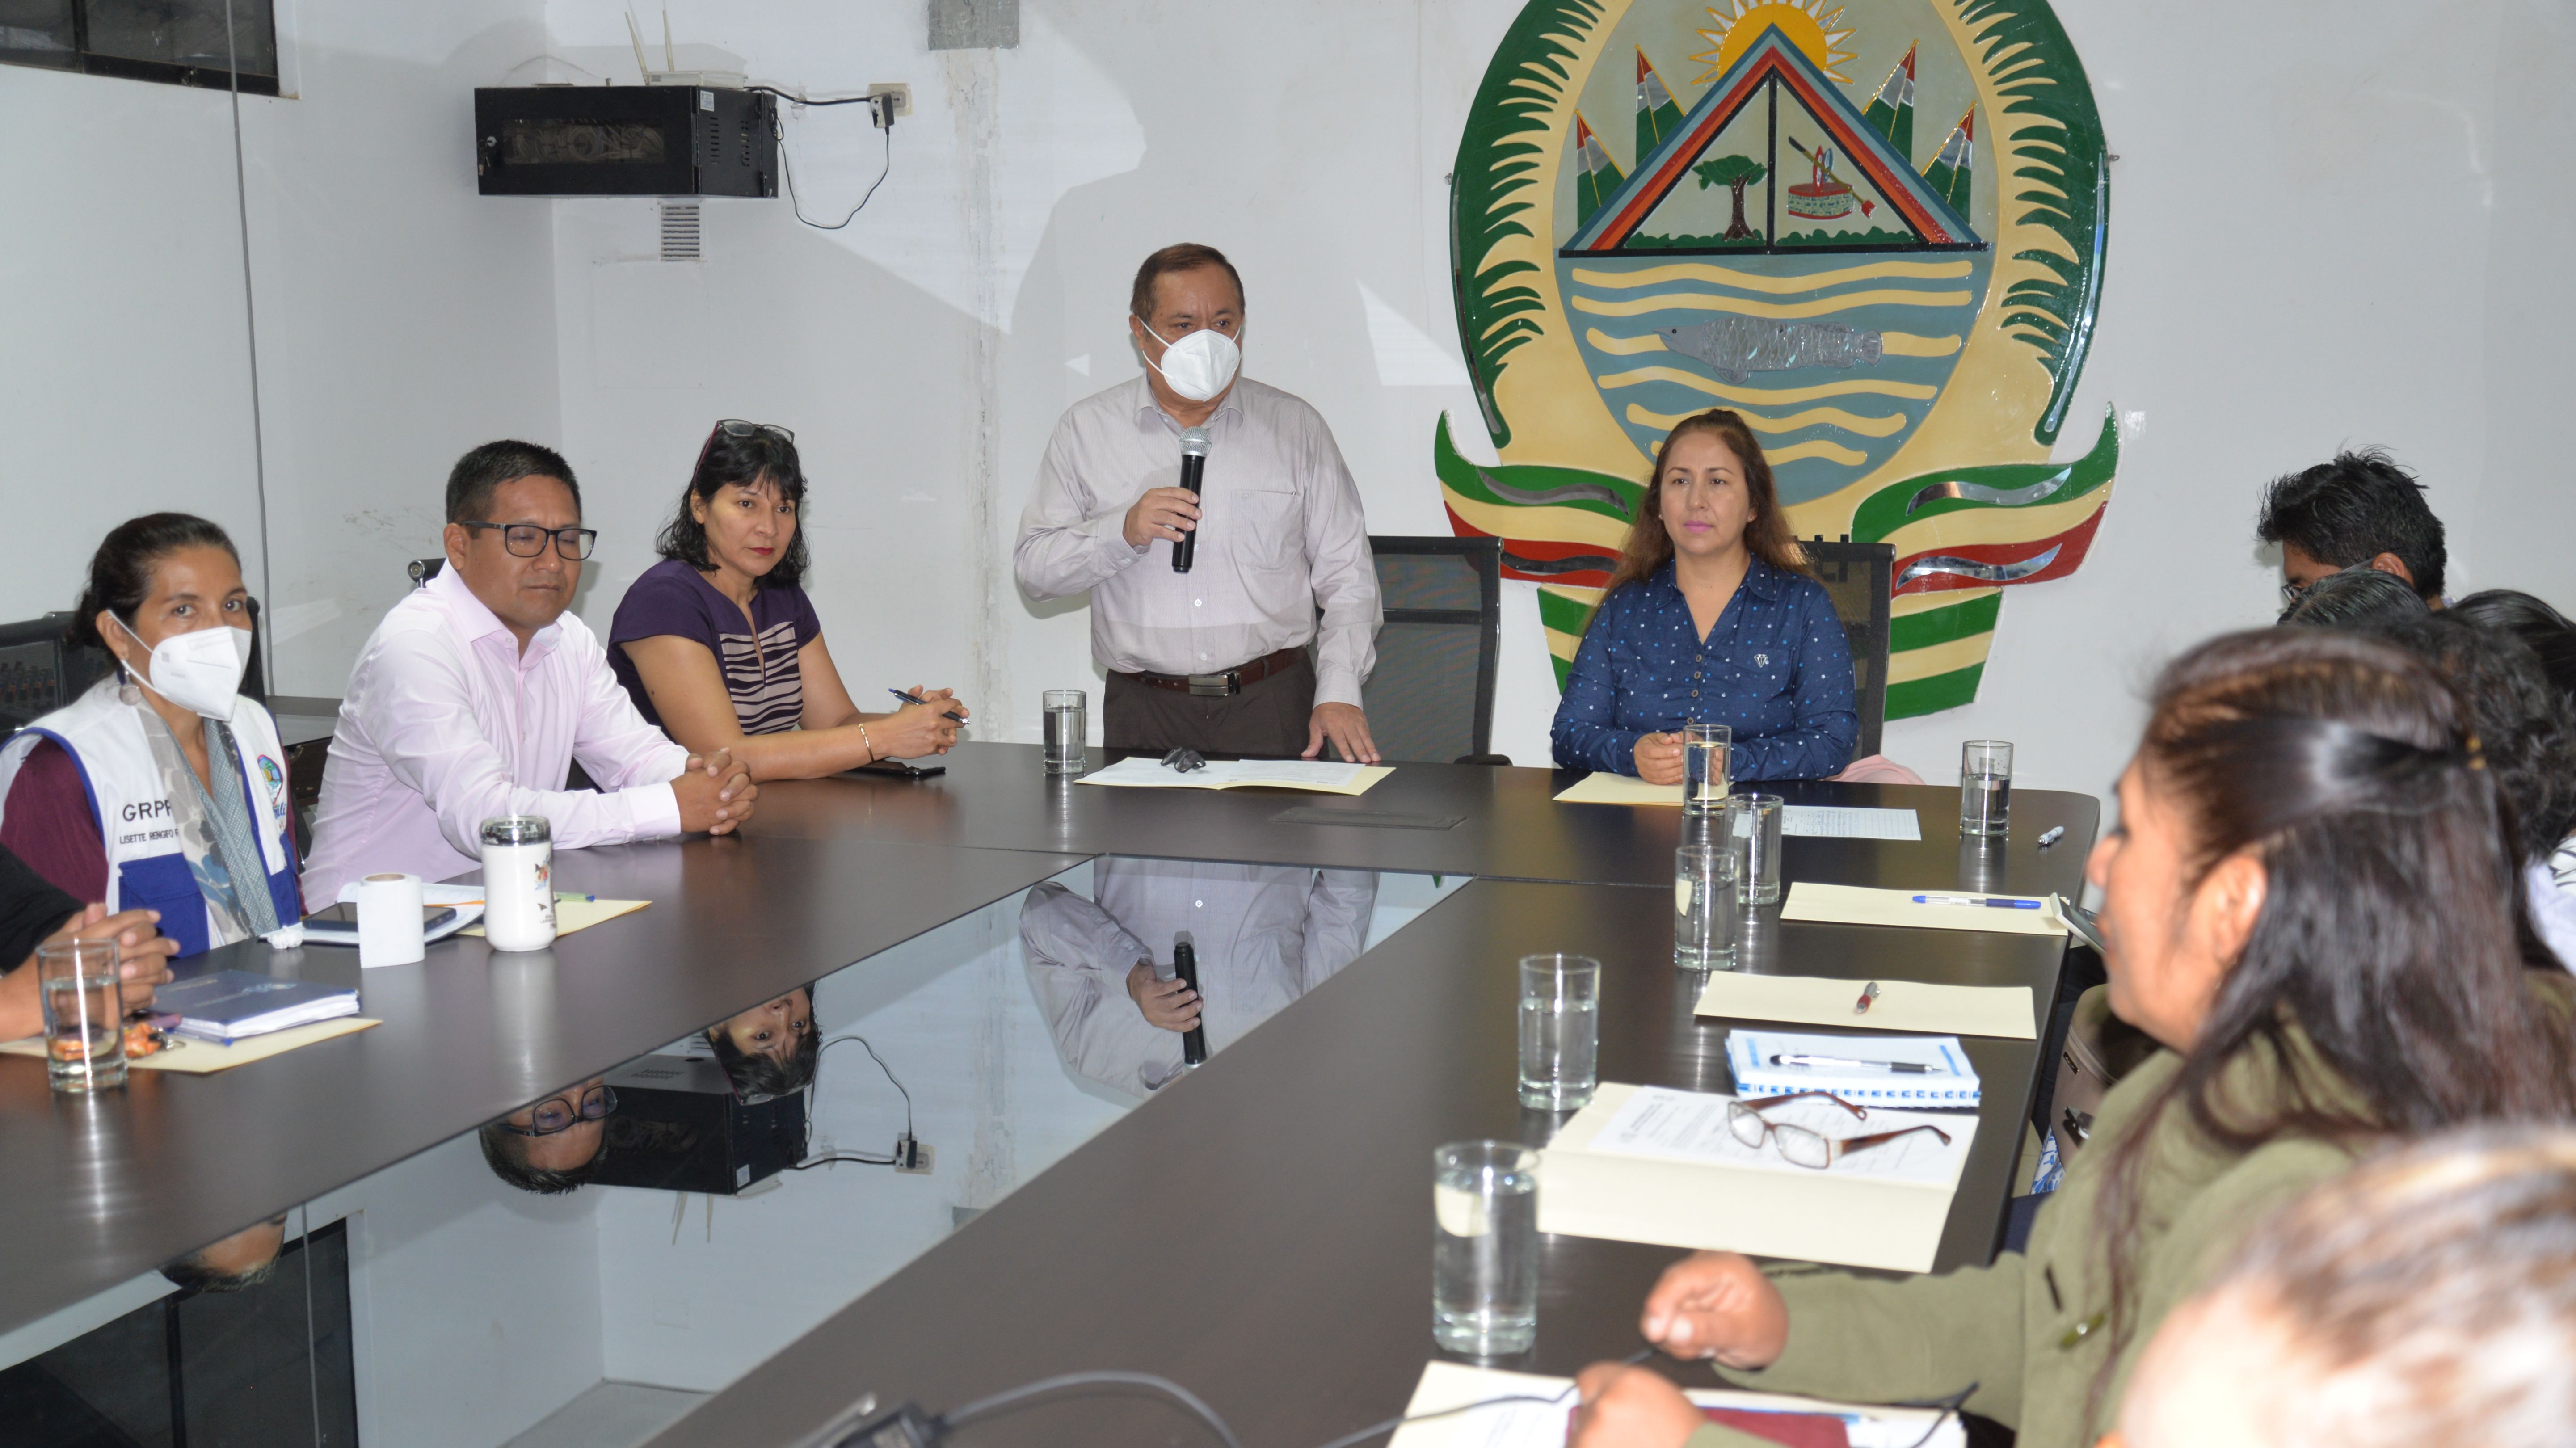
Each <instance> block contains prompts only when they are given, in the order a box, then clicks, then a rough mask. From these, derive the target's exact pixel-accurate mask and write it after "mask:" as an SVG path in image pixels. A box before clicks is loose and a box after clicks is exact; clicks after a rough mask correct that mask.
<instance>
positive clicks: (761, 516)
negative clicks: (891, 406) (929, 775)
mask: <svg viewBox="0 0 2576 1448" xmlns="http://www.w3.org/2000/svg"><path fill="white" fill-rule="evenodd" d="M804 509H805V469H804V466H803V465H802V464H801V463H800V462H799V461H798V460H797V456H796V437H795V434H793V433H790V432H789V431H788V430H787V429H785V428H783V427H774V426H771V425H770V424H768V423H762V422H744V421H742V420H740V419H738V418H727V419H726V420H724V421H722V422H719V423H717V424H716V425H715V427H714V429H713V430H712V431H710V432H709V433H708V434H707V441H706V446H705V447H703V448H701V449H699V451H698V464H697V466H696V467H695V468H693V469H691V470H690V473H689V482H688V486H687V487H685V488H683V489H681V491H680V508H679V512H678V513H677V514H676V515H675V516H673V518H672V519H671V521H670V522H669V523H668V524H666V525H664V527H663V529H662V537H661V540H660V542H659V544H658V545H657V546H658V547H659V548H660V550H661V553H662V561H661V562H659V563H656V564H654V565H653V566H652V567H650V568H647V569H645V570H644V574H643V576H642V577H640V578H638V579H636V580H635V582H634V583H632V584H630V585H628V587H627V589H626V597H625V598H624V599H623V600H621V601H620V602H619V603H618V605H617V617H616V619H615V620H614V621H612V622H611V623H610V625H609V628H608V662H609V667H610V668H612V669H614V670H615V671H616V673H617V682H618V683H620V684H623V685H625V687H626V693H627V696H628V697H629V698H631V699H633V700H634V701H635V707H636V709H637V711H638V712H640V713H642V714H643V716H644V717H645V719H646V720H648V721H650V722H652V723H654V724H658V725H660V726H662V727H663V728H664V729H666V730H668V731H670V735H671V737H672V738H674V739H676V740H678V741H680V743H681V744H682V745H683V746H684V747H686V748H687V749H688V750H689V751H690V752H691V753H693V754H700V755H711V754H714V753H715V752H716V751H718V750H720V749H721V750H730V751H732V754H733V757H734V758H736V759H739V760H741V761H742V762H743V763H744V764H745V765H747V766H749V767H750V769H751V777H752V778H753V779H812V778H816V777H818V776H821V775H826V774H836V773H839V772H840V771H842V770H844V769H855V768H857V767H858V766H860V765H863V764H872V763H874V762H876V761H877V760H879V759H913V758H918V757H919V756H921V755H925V754H945V753H947V752H948V750H949V747H950V746H951V745H954V744H955V743H956V742H957V722H956V721H955V720H953V719H950V718H949V717H948V716H949V715H950V714H958V715H963V714H965V713H967V712H968V711H967V708H966V706H965V705H963V704H960V703H958V702H957V696H956V694H955V693H954V692H952V691H950V690H947V689H924V688H923V687H922V686H920V685H918V684H916V685H914V686H913V688H912V690H911V691H910V692H911V693H912V694H913V695H914V697H916V698H919V699H921V700H923V701H924V702H922V703H919V704H906V705H904V706H903V707H901V708H899V709H895V710H892V711H889V712H869V711H866V710H863V709H861V708H860V707H859V706H858V705H857V704H855V703H853V702H851V700H850V691H849V690H848V689H847V688H845V687H843V686H842V684H841V672H840V670H839V669H838V668H836V667H834V666H833V663H832V651H831V650H830V649H829V648H827V647H826V646H825V645H824V643H823V622H822V620H821V619H820V618H819V617H817V616H816V615H815V612H814V605H813V603H812V602H811V601H809V600H808V599H807V598H806V597H805V589H804V586H803V585H804V581H805V569H806V566H807V558H806V551H805V530H804V527H803V522H804V518H803V513H804Z"/></svg>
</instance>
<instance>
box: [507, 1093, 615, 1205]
mask: <svg viewBox="0 0 2576 1448" xmlns="http://www.w3.org/2000/svg"><path fill="white" fill-rule="evenodd" d="M616 1110H617V1093H616V1092H615V1091H614V1090H611V1089H610V1088H609V1086H608V1084H607V1082H606V1081H605V1079H603V1078H601V1077H598V1076H593V1077H591V1078H590V1079H589V1080H587V1081H584V1082H582V1083H580V1084H579V1085H576V1086H567V1087H565V1088H564V1089H563V1090H561V1091H558V1092H556V1093H555V1094H554V1095H552V1096H549V1097H547V1098H545V1099H544V1100H542V1101H531V1102H529V1103H528V1104H527V1105H525V1106H522V1107H520V1108H519V1109H518V1110H516V1111H513V1112H511V1113H510V1114H509V1115H507V1116H504V1117H502V1118H501V1119H500V1120H498V1121H495V1122H492V1123H490V1124H489V1125H486V1126H485V1127H484V1128H483V1129H482V1130H481V1131H480V1132H478V1133H476V1135H477V1136H478V1137H479V1138H480V1139H481V1141H482V1143H483V1161H484V1164H485V1165H487V1166H489V1167H491V1168H492V1175H494V1176H496V1177H499V1178H500V1179H501V1180H503V1181H505V1182H508V1183H509V1184H510V1185H512V1186H514V1187H517V1188H518V1189H519V1190H521V1191H523V1192H535V1193H537V1194H538V1195H540V1196H561V1195H563V1194H564V1193H566V1192H572V1191H579V1190H580V1189H581V1188H582V1187H584V1186H586V1185H588V1184H589V1182H590V1179H591V1177H592V1176H593V1175H595V1174H596V1173H597V1172H598V1170H599V1159H600V1157H602V1156H603V1155H605V1154H606V1152H607V1149H608V1118H609V1116H610V1115H611V1114H612V1113H614V1112H615V1111H616Z"/></svg>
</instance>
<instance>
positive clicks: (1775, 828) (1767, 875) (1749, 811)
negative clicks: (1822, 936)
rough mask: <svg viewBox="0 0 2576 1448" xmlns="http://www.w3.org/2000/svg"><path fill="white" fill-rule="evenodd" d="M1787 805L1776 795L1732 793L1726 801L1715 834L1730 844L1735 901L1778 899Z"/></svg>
mask: <svg viewBox="0 0 2576 1448" xmlns="http://www.w3.org/2000/svg"><path fill="white" fill-rule="evenodd" d="M1786 804H1787V802H1786V801H1785V800H1783V799H1782V798H1781V797H1780V796H1778V795H1776V794H1735V795H1729V796H1727V799H1726V815H1725V823H1724V824H1722V825H1720V826H1719V833H1720V834H1722V835H1723V836H1724V837H1725V838H1726V839H1728V840H1730V841H1732V842H1733V844H1734V849H1735V893H1736V898H1737V899H1739V900H1741V901H1743V902H1744V903H1745V904H1747V905H1769V904H1771V903H1773V902H1775V901H1777V900H1778V899H1779V898H1780V834H1781V826H1782V823H1783V821H1784V820H1785V818H1786V816H1784V815H1783V814H1782V813H1781V811H1782V810H1783V809H1784V808H1785V807H1786Z"/></svg>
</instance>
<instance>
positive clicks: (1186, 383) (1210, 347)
mask: <svg viewBox="0 0 2576 1448" xmlns="http://www.w3.org/2000/svg"><path fill="white" fill-rule="evenodd" d="M1137 325H1138V326H1140V327H1142V326H1144V321H1143V319H1141V318H1139V319H1138V321H1137ZM1145 335H1146V336H1148V337H1151V338H1153V339H1154V340H1155V341H1157V342H1162V341H1163V334H1162V333H1160V332H1157V331H1155V330H1154V329H1153V328H1151V327H1145ZM1145 365H1146V366H1148V367H1153V368H1154V370H1155V371H1157V372H1160V373H1162V374H1163V380H1164V381H1165V382H1168V383H1170V384H1172V390H1173V391H1174V392H1177V393H1179V394H1180V395H1182V396H1183V397H1186V398H1188V399H1189V400H1190V401H1192V402H1210V401H1214V400H1215V399H1216V398H1217V397H1218V396H1219V395H1221V394H1222V393H1223V392H1224V391H1225V390H1226V389H1227V388H1229V387H1231V386H1233V385H1234V374H1235V372H1236V370H1237V369H1239V368H1241V367H1242V366H1243V349H1242V348H1241V347H1239V346H1236V345H1235V341H1234V339H1233V338H1232V337H1229V336H1227V335H1226V334H1224V333H1223V332H1220V331H1218V330H1216V329H1215V328H1213V327H1202V328H1200V329H1199V330H1198V331H1195V332H1192V333H1190V334H1189V335H1188V336H1186V337H1183V338H1182V339H1181V340H1179V341H1177V342H1163V362H1162V365H1161V366H1159V367H1156V366H1155V365H1154V362H1153V360H1152V359H1150V358H1148V359H1147V360H1146V363H1145Z"/></svg>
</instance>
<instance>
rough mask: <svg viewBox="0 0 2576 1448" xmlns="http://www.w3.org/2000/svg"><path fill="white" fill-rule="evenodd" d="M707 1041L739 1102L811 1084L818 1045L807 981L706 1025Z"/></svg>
mask: <svg viewBox="0 0 2576 1448" xmlns="http://www.w3.org/2000/svg"><path fill="white" fill-rule="evenodd" d="M707 1044H708V1045H710V1046H712V1047H714V1048H715V1053H716V1064H718V1065H720V1066H722V1067H724V1073H725V1078H726V1079H727V1080H729V1081H731V1082H733V1089H734V1092H735V1094H737V1095H739V1096H740V1097H742V1099H743V1100H745V1101H754V1102H757V1101H767V1100H769V1099H771V1098H772V1097H777V1096H784V1095H786V1094H787V1093H788V1092H790V1091H802V1090H804V1089H805V1088H806V1087H807V1086H808V1085H811V1084H812V1083H813V1080H814V1058H815V1057H816V1056H817V1055H819V1054H821V1052H822V1048H823V1032H822V1031H821V1030H820V1029H819V1028H818V1027H816V1026H815V1024H814V987H813V985H812V983H810V982H809V983H807V984H805V985H800V986H798V987H797V988H796V989H794V990H791V991H789V992H788V993H787V994H785V995H783V996H780V997H779V998H778V999H776V1000H774V1001H765V1002H763V1003H761V1004H759V1005H756V1006H753V1007H752V1008H751V1009H750V1010H747V1011H744V1012H743V1013H741V1014H740V1015H736V1016H729V1017H727V1018H726V1019H724V1020H721V1021H718V1022H716V1023H715V1024H714V1025H712V1026H709V1027H707Z"/></svg>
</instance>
